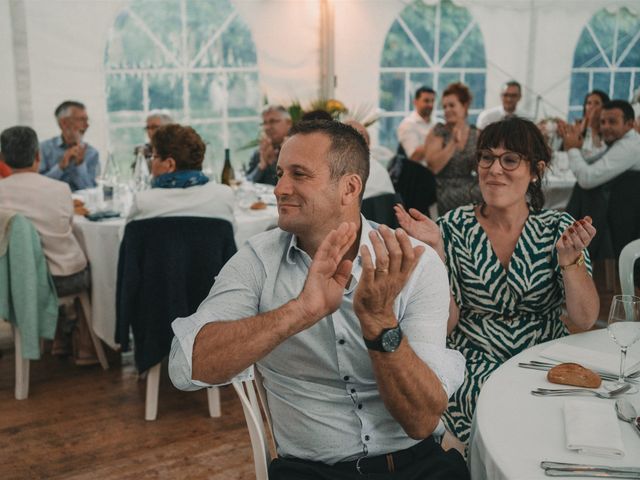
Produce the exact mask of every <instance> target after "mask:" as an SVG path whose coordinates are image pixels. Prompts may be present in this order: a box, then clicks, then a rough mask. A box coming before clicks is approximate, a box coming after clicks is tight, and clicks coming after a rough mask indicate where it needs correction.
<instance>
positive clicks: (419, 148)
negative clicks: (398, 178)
mask: <svg viewBox="0 0 640 480" xmlns="http://www.w3.org/2000/svg"><path fill="white" fill-rule="evenodd" d="M435 101H436V92H435V91H434V90H433V89H432V88H431V87H425V86H422V87H420V88H418V89H417V90H416V93H415V96H414V99H413V107H414V110H413V112H411V114H410V115H409V116H408V117H405V118H403V119H402V122H400V125H398V129H397V130H396V133H397V135H398V143H400V145H402V148H403V149H404V153H405V155H406V156H407V158H408V159H410V160H413V161H414V162H418V163H421V164H423V165H426V163H427V161H426V159H425V156H424V141H425V139H426V138H427V134H428V133H429V131H430V130H431V129H432V128H433V127H434V126H435V125H436V124H437V123H438V122H441V121H442V120H441V119H439V118H433V119H432V118H431V114H432V113H433V106H434V105H435Z"/></svg>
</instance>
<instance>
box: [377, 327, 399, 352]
mask: <svg viewBox="0 0 640 480" xmlns="http://www.w3.org/2000/svg"><path fill="white" fill-rule="evenodd" d="M401 340H402V336H401V335H400V328H394V329H391V330H387V331H386V332H384V334H383V335H382V348H384V350H385V352H395V351H396V350H397V349H398V347H399V346H400V341H401Z"/></svg>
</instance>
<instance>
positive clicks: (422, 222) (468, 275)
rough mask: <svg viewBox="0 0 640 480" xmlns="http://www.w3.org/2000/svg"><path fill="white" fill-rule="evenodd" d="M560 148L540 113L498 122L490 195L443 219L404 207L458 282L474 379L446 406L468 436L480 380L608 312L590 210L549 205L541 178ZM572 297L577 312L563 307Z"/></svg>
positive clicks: (489, 131)
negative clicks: (592, 257) (580, 213)
mask: <svg viewBox="0 0 640 480" xmlns="http://www.w3.org/2000/svg"><path fill="white" fill-rule="evenodd" d="M549 160H550V151H549V148H548V146H547V145H546V143H545V141H544V138H543V136H542V134H541V133H540V131H539V130H538V128H537V127H536V126H535V125H534V124H533V123H532V122H530V121H528V120H523V119H519V118H511V119H507V120H503V121H501V122H497V123H492V124H490V125H489V126H487V128H485V129H484V130H483V131H482V133H481V134H480V138H479V139H478V154H477V172H478V177H479V182H480V190H481V192H482V203H481V204H480V205H475V206H474V205H465V206H463V207H459V208H456V209H455V210H452V211H450V212H449V213H447V214H446V215H445V216H444V217H440V218H439V219H438V225H439V227H440V228H439V229H438V226H437V225H436V224H435V223H434V222H432V221H431V220H429V219H428V218H427V217H425V216H424V215H421V214H420V213H419V212H418V211H416V210H411V211H409V213H407V212H405V211H404V210H403V209H402V208H401V207H396V212H397V215H398V220H399V222H400V225H401V226H402V227H403V228H404V229H405V230H406V231H407V232H408V233H409V234H410V235H412V236H413V237H415V238H417V239H419V240H422V241H423V242H425V243H427V244H429V245H431V246H432V247H433V248H434V249H435V250H436V251H437V252H438V253H439V254H440V256H441V258H442V259H443V260H444V261H445V263H446V265H447V268H448V270H449V280H450V282H451V297H452V300H451V304H450V313H449V324H448V330H449V338H448V346H449V347H450V348H454V349H456V350H458V351H460V352H462V353H463V354H464V356H465V357H466V359H467V364H466V365H467V375H466V379H465V382H464V384H463V386H462V388H460V390H458V391H457V392H456V393H455V395H454V397H453V399H452V400H451V401H450V402H449V407H448V409H447V411H446V413H445V415H444V419H445V424H446V426H447V429H448V430H449V431H450V432H452V433H453V434H454V435H456V436H457V438H459V439H460V440H461V441H462V442H467V441H468V438H469V430H470V428H471V421H472V418H473V414H474V411H475V406H476V400H477V398H478V395H479V393H480V389H481V387H482V385H483V384H484V382H485V381H486V380H487V378H488V377H489V376H490V375H491V373H492V372H493V371H494V370H495V369H496V368H498V367H499V366H500V365H501V364H502V363H504V362H505V361H506V360H508V359H509V358H511V357H512V356H513V355H516V354H517V353H520V352H521V351H523V350H525V349H527V348H529V347H531V346H533V345H536V344H538V343H542V342H546V341H548V340H552V339H554V338H558V337H561V336H563V335H566V334H567V333H568V332H569V331H572V332H579V331H584V330H588V329H589V328H591V327H592V326H593V324H594V323H595V321H596V319H597V318H598V311H599V307H600V306H599V299H598V292H597V291H596V288H595V285H594V283H593V280H592V278H591V274H590V269H591V265H590V261H589V257H588V255H587V254H586V252H585V249H586V247H587V246H588V245H589V242H590V241H591V239H592V238H593V236H594V234H595V228H594V227H593V226H592V225H591V222H590V219H589V218H585V219H582V220H579V221H574V219H573V218H572V217H571V216H570V215H569V214H567V213H563V212H558V211H556V210H544V209H543V208H542V206H543V204H544V197H543V193H542V189H541V186H540V181H541V179H542V174H543V172H544V169H545V168H546V167H547V165H548V164H549ZM565 303H566V310H567V316H566V317H563V316H562V313H563V308H562V307H563V304H565Z"/></svg>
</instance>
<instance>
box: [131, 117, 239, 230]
mask: <svg viewBox="0 0 640 480" xmlns="http://www.w3.org/2000/svg"><path fill="white" fill-rule="evenodd" d="M151 146H152V157H151V158H152V159H151V174H152V175H153V180H152V182H151V190H146V191H142V192H138V193H137V194H136V195H135V197H134V199H133V205H132V207H131V212H130V213H129V217H128V221H132V220H142V219H145V218H154V217H182V216H189V217H210V218H221V219H223V220H227V221H229V222H231V224H232V225H233V226H234V229H235V220H234V216H233V205H234V196H233V191H232V190H231V188H229V187H228V186H226V185H219V184H216V183H214V182H210V181H209V178H208V177H207V176H206V175H204V174H203V173H202V162H203V160H204V153H205V150H206V146H205V144H204V142H203V141H202V138H201V137H200V135H198V133H197V132H196V131H195V130H194V129H193V128H191V127H184V126H182V125H178V124H170V125H165V126H163V127H160V128H159V129H158V130H157V131H156V133H155V134H154V135H153V138H152V139H151Z"/></svg>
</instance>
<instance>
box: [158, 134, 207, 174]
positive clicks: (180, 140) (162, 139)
mask: <svg viewBox="0 0 640 480" xmlns="http://www.w3.org/2000/svg"><path fill="white" fill-rule="evenodd" d="M151 145H152V146H153V148H154V149H155V151H156V153H157V154H158V156H159V157H160V158H162V159H165V158H168V157H171V158H173V159H174V160H175V161H176V170H202V162H203V160H204V152H205V151H206V149H207V147H206V145H205V144H204V142H203V141H202V138H201V137H200V135H198V132H196V131H195V130H194V129H193V128H191V127H184V126H182V125H178V124H177V123H171V124H169V125H163V126H162V127H160V128H158V130H156V133H154V134H153V137H152V138H151Z"/></svg>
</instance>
